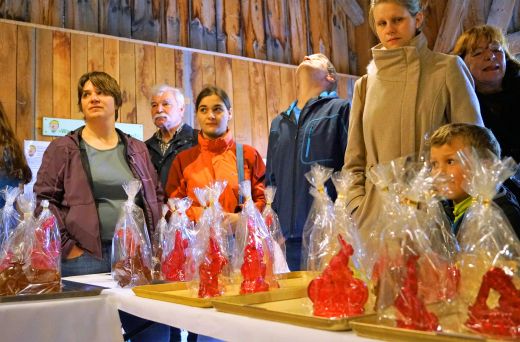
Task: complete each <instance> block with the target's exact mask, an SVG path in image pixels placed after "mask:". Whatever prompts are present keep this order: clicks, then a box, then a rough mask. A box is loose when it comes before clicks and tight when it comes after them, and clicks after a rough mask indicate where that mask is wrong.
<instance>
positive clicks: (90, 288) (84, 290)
mask: <svg viewBox="0 0 520 342" xmlns="http://www.w3.org/2000/svg"><path fill="white" fill-rule="evenodd" d="M104 289H105V287H101V286H95V285H89V284H82V283H76V282H74V281H69V280H63V279H62V280H61V292H54V293H43V294H26V295H17V296H0V303H12V302H25V301H32V300H47V299H62V298H75V297H89V296H97V295H99V294H100V293H101V291H102V290H104Z"/></svg>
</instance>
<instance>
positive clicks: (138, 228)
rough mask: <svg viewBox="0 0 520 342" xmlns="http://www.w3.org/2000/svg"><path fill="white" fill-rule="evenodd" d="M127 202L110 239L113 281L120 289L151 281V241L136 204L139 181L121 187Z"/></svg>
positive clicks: (141, 212)
mask: <svg viewBox="0 0 520 342" xmlns="http://www.w3.org/2000/svg"><path fill="white" fill-rule="evenodd" d="M123 189H124V190H125V192H126V194H127V195H128V200H127V201H126V202H125V203H124V204H123V205H122V208H121V209H122V210H121V214H120V216H119V219H118V220H117V224H116V227H115V231H114V238H113V239H112V278H113V279H114V280H115V281H117V283H118V285H119V286H121V287H126V286H135V285H144V284H149V283H150V282H151V280H152V271H151V269H152V253H151V242H150V237H149V236H148V230H147V228H146V221H145V218H144V213H143V210H142V209H141V208H139V207H138V206H137V205H136V204H135V197H136V195H137V194H138V192H139V190H140V189H141V182H140V181H138V180H135V179H134V180H131V181H128V182H125V183H124V184H123Z"/></svg>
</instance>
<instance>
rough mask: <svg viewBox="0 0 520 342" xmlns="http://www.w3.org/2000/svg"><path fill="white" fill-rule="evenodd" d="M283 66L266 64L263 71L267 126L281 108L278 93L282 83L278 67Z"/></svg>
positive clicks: (280, 91)
mask: <svg viewBox="0 0 520 342" xmlns="http://www.w3.org/2000/svg"><path fill="white" fill-rule="evenodd" d="M282 68H283V67H279V66H275V65H269V64H266V65H265V66H264V71H265V96H266V104H267V107H266V111H267V124H268V125H267V127H268V128H270V127H271V122H272V121H273V119H274V118H275V117H277V116H278V114H279V113H280V112H281V111H282V110H283V108H282V104H281V98H280V94H282V85H281V83H280V79H281V77H280V69H282Z"/></svg>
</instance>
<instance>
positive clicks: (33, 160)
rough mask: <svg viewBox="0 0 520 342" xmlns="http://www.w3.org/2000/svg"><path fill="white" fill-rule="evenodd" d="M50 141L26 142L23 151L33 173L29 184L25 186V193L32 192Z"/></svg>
mask: <svg viewBox="0 0 520 342" xmlns="http://www.w3.org/2000/svg"><path fill="white" fill-rule="evenodd" d="M49 144H50V142H49V141H35V140H24V142H23V151H24V153H25V159H27V164H28V165H29V168H30V169H31V172H32V179H31V182H30V183H29V184H26V185H25V190H24V191H25V192H32V191H33V190H32V189H33V186H34V183H35V182H36V175H37V174H38V170H39V169H40V165H41V164H42V159H43V153H44V152H45V150H46V149H47V147H48V146H49Z"/></svg>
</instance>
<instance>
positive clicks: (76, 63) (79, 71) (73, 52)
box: [70, 33, 88, 119]
mask: <svg viewBox="0 0 520 342" xmlns="http://www.w3.org/2000/svg"><path fill="white" fill-rule="evenodd" d="M87 49H88V37H87V36H85V35H83V34H75V33H73V34H71V35H70V90H71V96H70V113H71V118H73V119H83V113H81V111H80V110H79V107H78V96H77V86H78V81H79V79H80V77H81V76H82V75H83V74H84V73H86V72H87V64H88V63H87V59H88V53H87Z"/></svg>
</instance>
